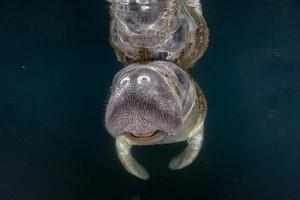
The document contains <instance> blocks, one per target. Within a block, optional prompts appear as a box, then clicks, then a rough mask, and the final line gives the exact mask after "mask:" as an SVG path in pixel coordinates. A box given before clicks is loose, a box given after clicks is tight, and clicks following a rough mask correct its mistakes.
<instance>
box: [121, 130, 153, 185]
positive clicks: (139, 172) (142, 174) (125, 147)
mask: <svg viewBox="0 0 300 200" xmlns="http://www.w3.org/2000/svg"><path fill="white" fill-rule="evenodd" d="M116 147H117V153H118V156H119V159H120V161H121V163H122V164H123V166H124V167H125V169H126V170H127V171H128V172H129V173H131V174H133V175H134V176H137V177H139V178H141V179H144V180H147V179H148V178H149V174H148V172H147V171H146V170H145V169H144V167H142V166H141V165H140V164H139V163H138V162H137V161H136V160H135V159H134V158H133V157H132V155H131V152H130V150H131V147H132V145H131V144H130V143H129V142H128V140H127V139H126V137H124V136H119V137H117V139H116Z"/></svg>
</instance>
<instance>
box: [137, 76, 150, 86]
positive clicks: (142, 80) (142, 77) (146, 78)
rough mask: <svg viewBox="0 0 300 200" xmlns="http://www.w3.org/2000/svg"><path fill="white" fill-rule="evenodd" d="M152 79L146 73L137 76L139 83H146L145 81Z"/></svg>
mask: <svg viewBox="0 0 300 200" xmlns="http://www.w3.org/2000/svg"><path fill="white" fill-rule="evenodd" d="M150 81H151V79H150V77H149V76H146V75H142V76H139V77H138V78H137V83H138V84H145V83H148V82H150Z"/></svg>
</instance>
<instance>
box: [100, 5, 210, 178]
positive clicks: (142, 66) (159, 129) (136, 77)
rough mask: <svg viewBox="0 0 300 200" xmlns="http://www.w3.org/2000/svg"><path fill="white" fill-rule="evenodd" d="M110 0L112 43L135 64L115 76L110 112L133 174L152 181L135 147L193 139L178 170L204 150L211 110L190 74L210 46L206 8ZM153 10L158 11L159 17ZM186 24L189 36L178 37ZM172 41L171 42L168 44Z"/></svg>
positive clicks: (111, 127)
mask: <svg viewBox="0 0 300 200" xmlns="http://www.w3.org/2000/svg"><path fill="white" fill-rule="evenodd" d="M120 1H122V2H121V3H120ZM110 2H111V3H112V7H111V10H110V12H111V18H112V20H111V44H112V46H113V48H114V49H115V52H116V54H117V56H118V59H119V61H121V62H122V63H123V64H125V65H127V64H129V66H127V67H125V68H123V69H122V70H120V71H119V72H118V73H117V74H116V76H115V77H114V80H113V85H112V87H111V96H110V99H109V102H108V105H107V109H106V114H105V125H106V128H107V130H108V132H109V133H110V134H111V135H112V136H113V137H114V138H115V139H116V148H117V153H118V157H119V159H120V161H121V162H122V164H123V165H124V167H125V168H126V169H127V171H128V172H130V173H131V174H133V175H135V176H137V177H139V178H141V179H148V178H149V174H148V172H147V171H146V170H145V169H144V168H143V167H142V166H141V165H140V164H139V163H138V162H137V161H136V160H135V159H134V158H133V156H132V155H131V152H130V151H131V147H132V145H155V144H168V143H174V142H182V141H187V143H188V145H187V147H186V148H185V149H184V151H183V152H182V153H181V154H179V155H178V156H176V157H175V158H173V159H172V160H171V162H170V164H169V167H170V168H171V169H172V170H176V169H181V168H183V167H185V166H187V165H189V164H190V163H192V162H193V160H194V159H195V158H196V156H197V155H198V153H199V151H200V149H201V146H202V141H203V129H204V120H205V116H206V109H207V106H206V101H205V97H204V95H203V93H202V91H201V89H200V87H199V86H198V85H197V83H196V82H194V80H193V79H192V78H191V76H190V75H189V74H188V73H187V72H186V71H184V70H185V69H187V68H189V67H191V66H192V65H193V64H194V63H195V62H196V61H197V59H199V58H200V57H201V56H202V54H203V53H204V51H205V50H206V48H207V46H208V29H207V26H206V23H205V20H204V18H203V17H202V10H201V4H200V2H199V1H196V0H160V1H156V0H144V1H141V0H139V1H136V2H139V3H141V2H144V3H142V5H143V6H148V7H149V8H148V9H146V8H145V7H144V8H143V9H142V10H141V5H139V4H137V3H135V1H134V3H132V2H133V0H131V1H129V0H128V1H126V0H111V1H110ZM155 2H159V5H156V4H155ZM170 5H172V6H173V7H172V6H171V7H172V8H171V7H170ZM150 8H151V9H157V10H156V14H155V15H154V16H152V14H151V12H152V11H151V10H150V11H149V9H150ZM145 9H146V10H145ZM124 10H125V11H126V12H125V14H124ZM127 11H130V12H127ZM144 11H145V12H144ZM132 12H134V14H133V15H132ZM147 12H148V13H147ZM149 12H150V13H149ZM137 13H139V15H137ZM178 13H179V14H180V15H178ZM133 16H134V17H133ZM136 16H138V17H136ZM141 16H142V17H141ZM157 16H160V18H156V17H157ZM178 16H180V19H181V18H184V20H185V21H184V20H183V21H182V19H181V20H178ZM133 20H137V21H138V22H139V23H136V22H135V21H133ZM176 20H177V21H176ZM183 22H185V23H183ZM182 24H185V27H182V28H183V32H184V31H185V32H184V34H183V35H181V36H184V37H179V36H178V35H177V36H176V37H173V36H174V34H173V33H174V31H176V30H178V27H179V26H181V25H182ZM172 31H173V32H172ZM160 33H164V34H165V35H161V34H160ZM166 35H167V36H168V37H167V38H166V37H165V36H166ZM169 36H172V37H169ZM168 38H169V39H170V40H171V43H168V42H166V40H167V39H168ZM172 43H174V45H175V46H174V48H171V47H172V46H170V44H172ZM162 52H163V53H162ZM166 52H167V54H165V53H166ZM163 55H167V56H163ZM153 60H157V61H153Z"/></svg>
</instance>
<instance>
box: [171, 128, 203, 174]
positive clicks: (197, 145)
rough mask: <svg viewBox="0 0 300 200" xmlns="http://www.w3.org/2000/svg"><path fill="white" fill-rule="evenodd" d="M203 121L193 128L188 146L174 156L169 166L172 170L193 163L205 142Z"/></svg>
mask: <svg viewBox="0 0 300 200" xmlns="http://www.w3.org/2000/svg"><path fill="white" fill-rule="evenodd" d="M203 129H204V126H203V123H202V124H201V125H200V126H199V127H197V128H196V129H194V130H193V132H192V133H191V135H190V136H189V137H188V139H187V143H188V145H187V147H186V148H185V149H184V150H183V152H181V153H180V154H179V155H178V156H176V157H174V158H173V159H172V160H171V162H170V163H169V168H170V169H172V170H178V169H182V168H184V167H186V166H188V165H189V164H191V163H192V162H193V161H194V160H195V158H196V157H197V155H198V154H199V151H200V149H201V147H202V143H203Z"/></svg>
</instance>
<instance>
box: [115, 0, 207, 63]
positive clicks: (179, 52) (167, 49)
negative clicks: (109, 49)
mask: <svg viewBox="0 0 300 200" xmlns="http://www.w3.org/2000/svg"><path fill="white" fill-rule="evenodd" d="M110 2H111V6H110V14H111V26H110V42H111V45H112V46H113V48H114V50H115V52H116V55H117V57H118V60H119V61H120V62H122V63H123V64H124V65H128V64H131V63H134V62H141V63H142V62H149V61H153V60H161V61H169V62H172V63H175V64H177V65H178V66H180V67H181V68H182V69H187V68H189V67H191V66H192V65H193V64H194V63H195V62H196V61H197V60H198V59H199V58H200V57H201V56H202V55H203V53H204V52H205V50H206V48H207V46H208V36H209V32H208V28H207V25H206V22H205V19H204V17H203V16H202V11H201V5H200V2H199V1H198V0H197V1H195V0H110Z"/></svg>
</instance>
